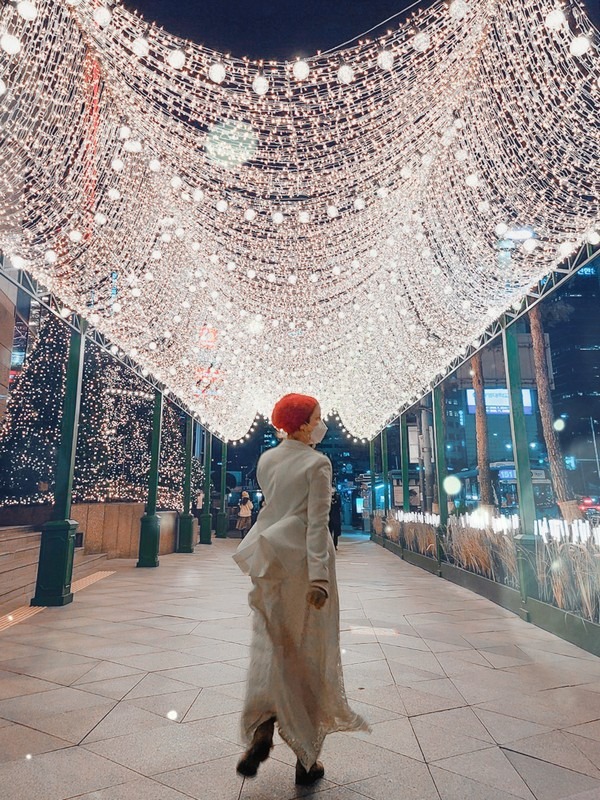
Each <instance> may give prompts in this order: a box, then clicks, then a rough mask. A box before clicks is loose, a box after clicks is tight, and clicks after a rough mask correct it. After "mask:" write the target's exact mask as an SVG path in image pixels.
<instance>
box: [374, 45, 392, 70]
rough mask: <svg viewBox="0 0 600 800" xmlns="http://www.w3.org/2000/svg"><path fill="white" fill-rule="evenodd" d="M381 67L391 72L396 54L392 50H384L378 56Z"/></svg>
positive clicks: (378, 63)
mask: <svg viewBox="0 0 600 800" xmlns="http://www.w3.org/2000/svg"><path fill="white" fill-rule="evenodd" d="M377 66H378V67H379V69H382V70H384V71H385V72H389V71H390V70H391V69H393V67H394V55H393V53H392V52H391V51H390V50H382V51H381V52H380V53H379V55H378V56H377Z"/></svg>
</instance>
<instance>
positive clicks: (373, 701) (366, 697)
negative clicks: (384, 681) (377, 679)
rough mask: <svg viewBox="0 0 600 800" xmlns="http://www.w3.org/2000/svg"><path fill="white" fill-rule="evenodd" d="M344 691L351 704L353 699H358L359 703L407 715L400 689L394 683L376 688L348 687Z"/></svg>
mask: <svg viewBox="0 0 600 800" xmlns="http://www.w3.org/2000/svg"><path fill="white" fill-rule="evenodd" d="M346 693H347V695H348V698H349V699H350V701H351V703H350V705H352V701H353V700H358V701H359V702H361V703H367V704H369V705H372V706H377V707H378V708H383V709H385V710H387V711H393V712H394V713H395V714H401V715H403V716H406V715H407V712H406V706H405V705H404V703H403V702H402V697H401V696H400V689H399V688H398V687H397V686H396V685H395V684H393V685H391V686H390V685H388V686H381V687H378V688H377V689H370V688H368V687H366V688H363V689H360V688H359V689H348V688H347V687H346Z"/></svg>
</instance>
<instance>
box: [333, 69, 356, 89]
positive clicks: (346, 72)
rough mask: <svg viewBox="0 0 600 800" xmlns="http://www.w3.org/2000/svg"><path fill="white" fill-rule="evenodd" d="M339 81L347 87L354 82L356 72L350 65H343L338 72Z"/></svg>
mask: <svg viewBox="0 0 600 800" xmlns="http://www.w3.org/2000/svg"><path fill="white" fill-rule="evenodd" d="M337 76H338V80H339V82H340V83H343V84H345V85H346V86H347V85H348V84H349V83H352V81H353V80H354V70H353V69H352V67H351V66H349V65H348V64H342V66H341V67H340V68H339V69H338V71H337Z"/></svg>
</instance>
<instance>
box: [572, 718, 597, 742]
mask: <svg viewBox="0 0 600 800" xmlns="http://www.w3.org/2000/svg"><path fill="white" fill-rule="evenodd" d="M567 731H568V732H569V733H574V734H576V735H577V736H585V737H586V738H588V739H594V740H595V741H597V742H600V720H595V721H594V722H584V723H583V724H582V725H574V726H573V727H571V728H567Z"/></svg>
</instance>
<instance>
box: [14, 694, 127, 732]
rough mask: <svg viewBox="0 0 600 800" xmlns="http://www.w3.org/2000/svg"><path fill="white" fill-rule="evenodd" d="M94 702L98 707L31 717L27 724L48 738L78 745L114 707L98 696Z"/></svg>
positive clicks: (112, 702)
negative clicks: (48, 736)
mask: <svg viewBox="0 0 600 800" xmlns="http://www.w3.org/2000/svg"><path fill="white" fill-rule="evenodd" d="M100 701H103V702H100ZM96 702H97V703H98V705H95V706H91V707H90V708H84V709H80V708H78V709H74V710H73V711H64V712H60V713H57V714H49V715H48V716H44V715H41V716H32V718H31V719H30V720H29V721H28V722H27V724H28V725H29V726H30V727H32V728H35V729H36V730H39V731H42V732H43V733H47V734H49V735H50V736H57V737H58V738H59V739H65V740H66V741H68V742H71V743H72V744H79V743H80V742H81V740H82V739H83V738H84V737H85V736H87V735H88V733H89V732H90V731H91V730H93V729H94V728H95V727H96V725H98V723H99V722H101V720H103V719H104V717H105V716H106V715H107V714H109V713H110V712H111V711H112V709H113V708H114V707H115V703H114V701H113V700H108V699H105V698H102V697H100V696H98V695H97V696H96Z"/></svg>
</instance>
